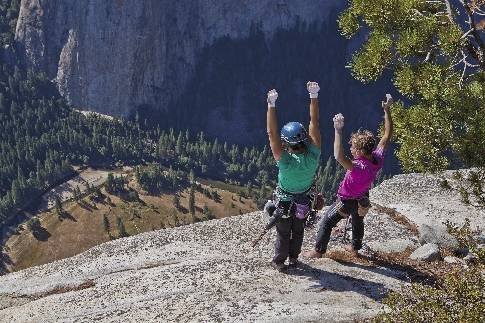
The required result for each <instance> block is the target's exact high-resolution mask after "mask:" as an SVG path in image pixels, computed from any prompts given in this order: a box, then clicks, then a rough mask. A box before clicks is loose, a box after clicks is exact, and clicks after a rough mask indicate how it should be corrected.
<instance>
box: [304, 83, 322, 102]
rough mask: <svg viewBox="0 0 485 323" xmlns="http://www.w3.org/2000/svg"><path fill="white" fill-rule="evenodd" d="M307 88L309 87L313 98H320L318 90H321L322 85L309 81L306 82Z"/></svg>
mask: <svg viewBox="0 0 485 323" xmlns="http://www.w3.org/2000/svg"><path fill="white" fill-rule="evenodd" d="M306 88H307V89H308V92H309V93H310V98H311V99H316V98H318V91H320V86H319V85H318V83H317V82H308V83H307V84H306Z"/></svg>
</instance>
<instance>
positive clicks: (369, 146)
mask: <svg viewBox="0 0 485 323" xmlns="http://www.w3.org/2000/svg"><path fill="white" fill-rule="evenodd" d="M349 144H351V145H352V144H354V147H355V149H356V150H357V151H359V152H360V153H362V154H366V155H370V154H371V153H372V151H373V150H374V147H375V146H376V138H375V137H374V134H373V133H372V132H370V131H369V130H362V129H359V130H358V131H357V132H354V133H352V134H351V135H350V140H349Z"/></svg>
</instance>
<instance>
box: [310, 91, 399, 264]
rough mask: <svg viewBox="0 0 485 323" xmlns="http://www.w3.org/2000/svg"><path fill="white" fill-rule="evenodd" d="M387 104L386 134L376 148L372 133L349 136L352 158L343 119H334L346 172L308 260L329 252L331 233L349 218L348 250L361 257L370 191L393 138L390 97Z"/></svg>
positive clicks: (336, 154) (337, 150)
mask: <svg viewBox="0 0 485 323" xmlns="http://www.w3.org/2000/svg"><path fill="white" fill-rule="evenodd" d="M386 96H387V101H386V102H382V108H383V110H384V135H383V136H382V138H381V140H380V141H379V143H378V144H377V148H375V146H376V140H375V137H374V135H373V134H372V132H370V131H368V130H359V131H357V132H356V133H353V134H352V135H351V137H350V141H349V144H350V145H351V147H350V152H351V153H352V157H353V159H349V158H347V157H346V156H345V154H344V151H343V147H342V129H343V127H344V117H343V115H342V114H340V113H339V114H337V115H336V116H335V117H334V118H333V122H334V128H335V141H334V157H335V159H336V160H337V161H338V162H339V164H340V165H342V166H343V167H344V168H345V169H346V170H347V173H346V174H345V177H344V179H343V181H342V183H340V187H339V189H338V192H337V202H335V203H334V204H333V205H332V206H331V207H330V208H329V211H327V212H326V213H325V215H324V217H323V219H322V221H321V225H320V228H319V230H318V233H317V239H316V243H315V249H314V250H310V251H308V252H305V253H304V254H303V256H305V257H308V258H320V257H322V256H323V254H324V253H325V252H326V250H327V245H328V242H329V241H330V234H331V233H332V229H333V228H334V227H335V226H336V225H337V223H338V222H339V221H340V220H341V219H343V218H346V217H348V216H351V217H352V245H351V246H347V247H346V249H347V250H348V251H350V252H351V253H352V254H353V255H354V256H358V250H359V249H361V248H362V238H363V237H364V215H365V214H366V213H367V210H368V208H369V200H368V195H369V193H368V192H369V188H370V186H371V184H372V182H373V181H374V179H375V178H376V176H377V173H378V172H379V170H380V169H381V168H382V166H383V164H384V153H385V151H386V148H387V145H388V144H389V141H390V139H391V136H392V119H391V113H390V109H389V108H390V106H391V104H392V97H391V96H390V95H389V94H387V95H386ZM338 202H341V203H339V204H341V205H342V206H341V207H340V208H338V210H337V211H336V212H335V211H333V212H332V210H336V207H335V206H336V205H337V203H338Z"/></svg>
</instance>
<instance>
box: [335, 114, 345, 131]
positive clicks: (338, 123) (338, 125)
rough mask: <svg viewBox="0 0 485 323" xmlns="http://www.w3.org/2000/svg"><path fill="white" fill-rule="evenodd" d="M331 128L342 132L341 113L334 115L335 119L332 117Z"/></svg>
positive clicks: (342, 117) (342, 118) (342, 121)
mask: <svg viewBox="0 0 485 323" xmlns="http://www.w3.org/2000/svg"><path fill="white" fill-rule="evenodd" d="M333 127H334V128H335V130H342V128H343V127H344V116H343V115H342V114H341V113H339V114H336V115H335V117H333Z"/></svg>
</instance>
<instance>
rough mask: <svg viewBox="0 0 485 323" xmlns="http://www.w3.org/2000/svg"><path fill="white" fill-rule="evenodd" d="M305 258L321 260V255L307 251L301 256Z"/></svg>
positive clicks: (314, 251) (313, 251)
mask: <svg viewBox="0 0 485 323" xmlns="http://www.w3.org/2000/svg"><path fill="white" fill-rule="evenodd" d="M301 255H302V256H303V257H305V258H322V257H323V253H321V252H318V251H316V250H315V249H314V250H308V251H305V252H303V253H302V254H301Z"/></svg>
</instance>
